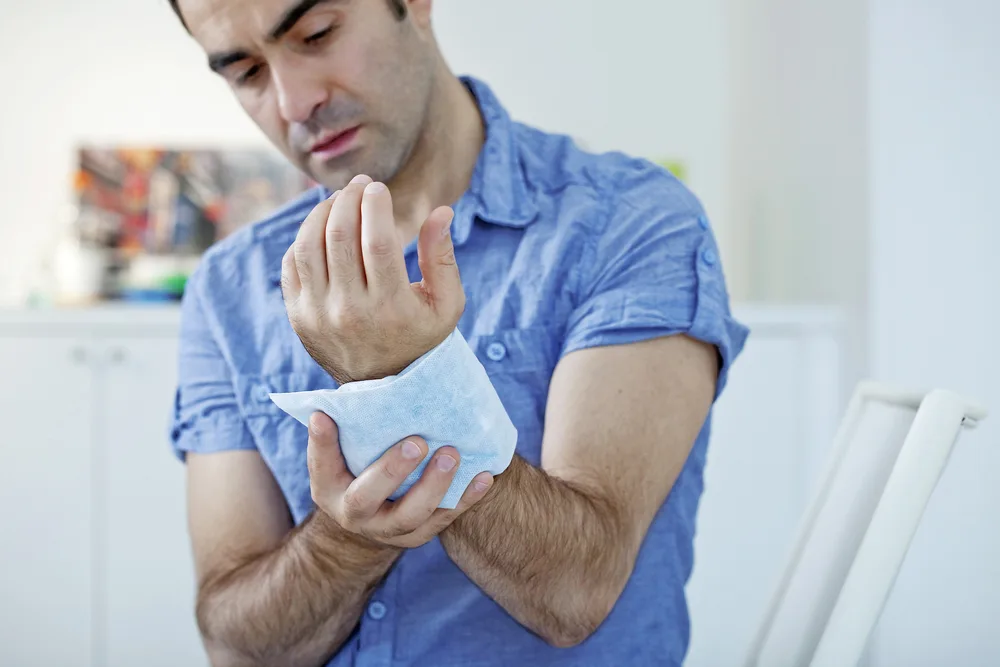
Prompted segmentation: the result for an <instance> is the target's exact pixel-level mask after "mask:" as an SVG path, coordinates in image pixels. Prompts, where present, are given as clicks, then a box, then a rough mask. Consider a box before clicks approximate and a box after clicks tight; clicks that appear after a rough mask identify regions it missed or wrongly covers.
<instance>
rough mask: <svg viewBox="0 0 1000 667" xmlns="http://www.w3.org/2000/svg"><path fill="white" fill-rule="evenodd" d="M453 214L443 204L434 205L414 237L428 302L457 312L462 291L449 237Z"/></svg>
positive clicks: (461, 305)
mask: <svg viewBox="0 0 1000 667" xmlns="http://www.w3.org/2000/svg"><path fill="white" fill-rule="evenodd" d="M454 218H455V212H454V211H453V210H451V208H449V207H447V206H441V207H439V208H436V209H434V210H433V211H432V212H431V214H430V215H429V216H427V220H426V221H425V222H424V224H423V226H422V227H421V228H420V238H419V239H418V240H417V261H418V263H419V264H420V273H421V275H422V276H423V283H422V288H423V292H424V294H425V296H427V297H428V298H429V299H430V301H431V303H432V305H434V307H435V308H437V309H444V310H452V309H454V310H457V311H459V314H461V310H462V309H463V308H464V307H465V291H464V290H463V289H462V278H461V276H460V275H459V273H458V263H457V262H456V261H455V246H454V244H453V243H452V240H451V221H452V220H453V219H454Z"/></svg>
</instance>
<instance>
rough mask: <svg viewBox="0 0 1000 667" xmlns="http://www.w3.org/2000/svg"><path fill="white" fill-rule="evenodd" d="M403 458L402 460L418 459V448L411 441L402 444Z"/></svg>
mask: <svg viewBox="0 0 1000 667" xmlns="http://www.w3.org/2000/svg"><path fill="white" fill-rule="evenodd" d="M403 458H404V459H411V460H412V459H419V458H420V446H419V445H418V444H417V443H415V442H413V441H412V440H407V441H406V442H404V443H403Z"/></svg>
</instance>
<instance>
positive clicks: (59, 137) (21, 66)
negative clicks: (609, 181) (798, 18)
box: [0, 0, 739, 301]
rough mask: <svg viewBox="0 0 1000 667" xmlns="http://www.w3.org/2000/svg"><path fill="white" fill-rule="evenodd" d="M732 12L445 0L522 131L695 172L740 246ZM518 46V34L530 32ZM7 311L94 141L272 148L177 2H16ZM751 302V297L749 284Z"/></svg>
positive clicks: (583, 1) (2, 52) (3, 225)
mask: <svg viewBox="0 0 1000 667" xmlns="http://www.w3.org/2000/svg"><path fill="white" fill-rule="evenodd" d="M723 7H724V0H702V1H701V2H698V3H687V2H682V1H681V0H669V1H666V2H663V1H661V2H655V3H653V2H648V1H645V0H621V1H620V2H617V3H615V4H614V6H613V9H611V8H609V5H608V3H606V2H600V1H599V0H559V1H558V2H555V1H549V2H545V3H538V2H530V1H529V0H502V1H501V0H493V1H492V2H483V1H477V2H468V1H463V0H440V1H439V2H438V3H437V5H436V9H435V12H436V18H435V20H436V22H437V29H438V33H439V37H440V40H441V43H442V47H443V49H444V51H445V54H446V56H447V57H448V59H449V61H450V63H451V65H452V67H453V68H454V69H455V70H456V71H458V72H468V73H473V74H476V75H478V76H481V77H482V78H484V79H485V80H487V81H488V82H490V83H491V84H493V86H494V87H495V89H496V90H497V92H498V93H499V94H500V95H501V97H502V99H503V101H504V102H505V103H506V104H507V105H508V107H509V108H510V109H511V111H512V112H513V114H514V115H515V116H516V117H518V118H519V119H522V120H525V121H528V122H531V123H533V124H537V125H539V126H541V127H543V128H545V129H550V130H558V131H562V132H567V133H570V134H572V135H574V136H576V137H578V138H580V139H582V140H583V141H584V142H585V144H587V145H588V146H590V147H592V148H593V149H597V150H605V149H623V150H626V151H629V152H631V153H634V154H639V155H643V156H648V157H651V158H659V157H669V158H678V159H682V160H684V161H686V162H687V163H688V166H689V171H690V174H691V183H692V185H693V187H694V188H695V189H696V191H697V192H698V193H699V194H700V195H701V196H702V198H703V199H704V200H705V203H706V205H707V206H708V208H709V211H710V212H711V213H712V214H713V217H714V218H715V222H716V225H717V228H718V232H719V236H720V242H721V243H722V245H723V247H724V251H726V252H728V244H727V243H726V242H725V235H726V232H725V222H724V221H725V216H726V210H725V202H724V199H725V195H724V187H725V186H724V175H725V167H724V165H725V160H726V156H725V131H724V129H725V108H726V90H727V89H726V67H727V60H726V43H725V35H724V17H723ZM515 35H516V36H515ZM0 77H2V79H3V81H5V85H7V86H12V88H8V90H10V91H11V94H10V96H9V97H8V101H7V102H6V103H5V104H4V105H2V106H0V146H2V151H0V205H2V207H3V208H2V210H3V216H2V217H0V252H2V253H3V254H2V256H0V259H2V261H0V301H9V300H11V299H12V298H17V297H19V296H21V295H23V292H24V289H25V281H26V280H27V276H28V273H29V272H30V269H31V267H32V266H34V265H35V264H36V263H37V260H38V258H39V257H40V255H41V253H43V252H45V251H46V250H47V249H48V247H49V245H50V244H51V231H52V229H53V226H54V225H55V223H56V220H57V218H58V216H59V212H60V210H61V203H62V202H64V201H65V199H66V197H67V194H68V178H69V174H70V170H71V165H72V162H71V158H72V148H73V146H74V145H75V144H76V143H77V142H78V141H81V140H82V141H100V142H132V143H149V142H165V143H171V144H181V145H218V144H223V145H247V144H253V145H263V140H262V139H261V137H260V136H259V134H258V132H257V130H256V129H255V128H254V127H253V126H252V124H251V123H250V122H249V121H248V120H247V119H246V118H245V117H244V116H243V114H242V112H241V111H240V110H239V109H238V107H237V105H236V104H235V102H234V101H233V100H232V99H231V97H230V95H229V93H228V91H227V90H226V89H225V88H224V86H223V85H222V83H221V82H219V81H216V80H215V78H214V77H213V76H211V75H210V74H209V73H208V71H207V68H206V67H205V64H204V56H203V54H202V53H201V51H200V50H199V49H198V47H197V45H196V44H194V43H193V42H192V41H190V39H189V38H188V37H187V36H186V35H185V34H184V32H183V31H182V29H181V28H180V26H179V24H178V23H177V21H176V19H175V18H174V17H173V16H172V15H171V13H170V9H169V7H168V3H167V0H92V1H91V2H85V3H81V2H70V1H69V0H53V1H52V2H46V3H29V2H16V1H15V0H2V1H0ZM736 290H737V291H738V290H739V286H736Z"/></svg>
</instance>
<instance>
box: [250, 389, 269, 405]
mask: <svg viewBox="0 0 1000 667" xmlns="http://www.w3.org/2000/svg"><path fill="white" fill-rule="evenodd" d="M253 396H254V398H256V399H257V401H258V402H260V403H267V402H268V401H270V400H271V390H270V389H269V388H268V386H267V385H266V384H261V385H257V387H256V388H255V389H254V390H253Z"/></svg>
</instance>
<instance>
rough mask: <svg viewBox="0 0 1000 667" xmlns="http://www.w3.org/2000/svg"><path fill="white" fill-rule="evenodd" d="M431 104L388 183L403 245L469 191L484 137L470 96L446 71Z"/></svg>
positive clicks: (474, 102) (457, 80)
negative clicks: (409, 151)
mask: <svg viewBox="0 0 1000 667" xmlns="http://www.w3.org/2000/svg"><path fill="white" fill-rule="evenodd" d="M430 99H431V103H430V104H431V107H430V109H428V113H427V118H428V123H427V126H426V127H425V128H424V130H423V132H422V133H421V135H420V138H419V139H418V140H417V143H416V145H415V146H414V149H413V153H412V154H411V155H410V158H409V160H408V161H407V163H406V165H405V166H404V167H403V168H402V169H401V170H400V171H399V173H397V174H396V176H395V177H394V178H393V179H392V181H391V182H389V183H386V185H387V186H388V187H389V190H390V191H391V192H392V202H393V209H394V214H395V218H396V228H397V229H398V231H399V234H400V237H401V240H402V242H403V244H404V245H405V244H408V243H409V242H410V241H412V240H413V239H414V238H416V236H417V234H418V233H419V232H420V227H421V225H423V222H424V220H426V219H427V216H428V215H430V213H431V211H433V210H434V209H435V208H437V207H439V206H450V205H452V204H453V203H454V202H456V201H457V200H458V199H459V198H460V197H461V196H462V194H463V193H464V192H465V191H466V190H467V189H468V187H469V182H470V181H471V180H472V172H473V170H474V169H475V166H476V161H477V160H478V159H479V152H480V150H482V147H483V141H484V138H485V134H484V129H483V121H482V118H481V116H480V115H479V107H478V106H477V104H476V101H475V99H474V98H473V96H472V93H471V92H469V90H468V89H467V88H466V87H465V84H463V83H462V82H461V81H460V80H459V79H458V78H457V77H456V76H455V75H453V74H452V73H451V72H450V71H448V70H447V69H446V68H445V69H444V71H443V72H442V75H441V76H439V77H438V83H437V84H436V85H435V86H434V90H433V91H432V92H431V97H430Z"/></svg>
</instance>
